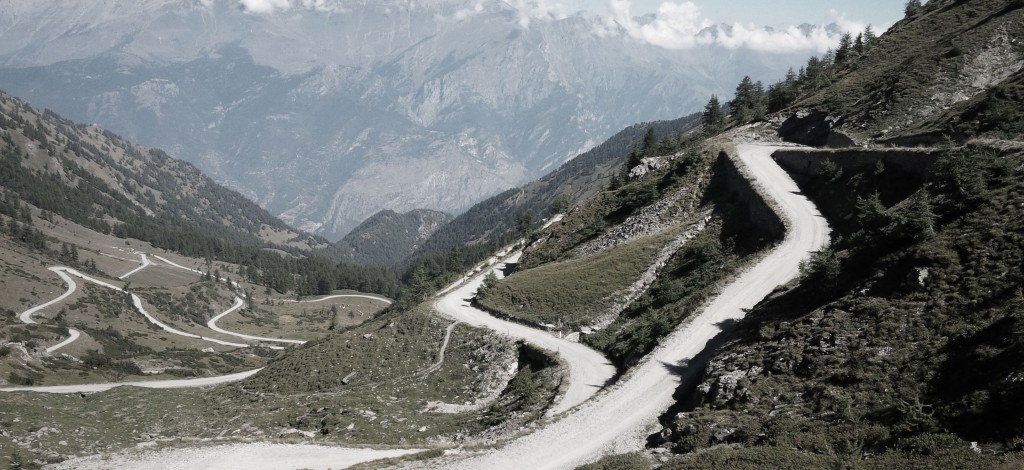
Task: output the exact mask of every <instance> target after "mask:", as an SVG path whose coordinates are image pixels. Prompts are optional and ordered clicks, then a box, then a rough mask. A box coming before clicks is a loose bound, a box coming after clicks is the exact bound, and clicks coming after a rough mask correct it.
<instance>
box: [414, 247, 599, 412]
mask: <svg viewBox="0 0 1024 470" xmlns="http://www.w3.org/2000/svg"><path fill="white" fill-rule="evenodd" d="M520 254H521V252H515V253H514V254H512V255H511V256H509V257H508V258H506V259H505V260H504V263H514V262H516V261H518V260H519V256H520ZM503 268H504V264H496V265H495V266H493V267H492V268H490V269H489V270H484V271H483V272H482V273H480V274H478V275H477V276H476V277H474V278H472V279H471V280H470V281H469V282H467V283H466V284H463V285H462V286H460V287H458V288H456V289H453V290H451V291H449V292H448V293H447V294H444V295H443V296H441V297H439V298H438V299H437V300H436V301H435V302H434V308H435V309H437V311H439V312H441V313H443V314H445V315H448V316H450V317H452V318H454V319H456V320H458V321H460V322H463V323H466V324H469V325H473V326H478V327H484V328H489V329H491V330H494V331H498V332H501V333H505V334H507V335H509V336H512V337H514V338H519V339H522V340H524V341H527V342H529V343H530V344H533V345H535V346H538V347H541V348H544V349H547V350H549V351H552V352H555V353H557V354H558V355H559V356H560V357H561V358H562V359H563V360H564V361H565V362H566V364H568V366H569V387H568V390H566V392H565V394H564V395H562V397H561V398H560V399H559V401H558V403H556V404H555V406H554V407H552V410H551V413H552V414H558V413H561V412H563V411H566V410H569V409H571V408H573V407H575V406H576V405H579V404H580V403H583V402H585V401H586V400H587V399H589V398H590V397H592V396H594V394H595V393H597V392H598V390H600V389H601V388H602V387H604V386H605V385H606V384H607V383H608V382H610V381H611V379H612V378H613V377H615V372H616V371H615V366H613V365H612V363H611V362H609V361H608V359H607V358H605V357H604V356H602V355H601V353H599V352H597V351H594V350H593V349H590V348H588V347H586V346H584V345H582V344H580V343H574V342H572V341H569V340H566V339H563V338H559V337H557V336H554V335H552V334H551V333H549V332H547V331H541V330H537V329H534V328H530V327H528V326H525V325H521V324H519V323H512V322H509V321H505V320H501V319H498V318H495V317H493V316H491V315H489V314H487V313H486V312H484V311H483V310H480V309H478V308H476V307H473V306H471V305H470V300H471V299H472V298H473V296H474V295H475V293H476V291H477V289H479V288H480V285H481V284H483V282H484V278H485V277H486V276H487V273H488V272H493V273H495V275H497V276H501V275H502V272H503Z"/></svg>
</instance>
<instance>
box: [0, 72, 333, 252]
mask: <svg viewBox="0 0 1024 470" xmlns="http://www.w3.org/2000/svg"><path fill="white" fill-rule="evenodd" d="M0 117H2V118H3V121H2V126H0V129H2V130H3V135H4V136H5V137H6V140H5V145H4V146H3V150H4V152H5V154H10V155H22V156H23V159H24V162H23V163H22V164H21V166H22V167H25V168H26V169H29V170H38V171H42V174H43V175H48V176H51V178H52V177H54V176H56V177H58V179H59V180H60V181H59V182H58V183H59V184H60V185H64V186H67V187H69V188H71V189H72V190H78V191H81V192H83V193H88V194H96V196H94V198H95V199H93V200H91V202H93V203H95V204H98V205H99V206H100V207H99V208H98V210H97V212H96V214H95V216H93V217H90V216H91V215H93V214H74V213H73V212H69V213H68V214H66V217H69V218H72V217H74V216H76V215H77V216H81V217H83V218H81V220H76V221H77V222H79V223H85V224H87V225H89V226H91V227H93V228H94V229H97V230H100V231H102V232H104V233H110V232H112V231H113V232H115V233H117V232H119V231H121V229H122V228H123V227H122V226H121V224H125V223H128V222H132V223H134V222H136V221H138V220H144V219H146V218H147V217H150V218H154V219H160V220H163V221H165V222H169V223H176V224H180V225H181V226H183V227H189V228H192V229H196V230H198V231H199V232H201V233H203V234H206V235H211V234H216V236H218V237H223V238H224V239H225V240H230V241H232V242H235V243H243V244H250V245H264V244H265V245H274V246H279V247H281V248H288V247H291V248H293V249H296V250H299V251H310V250H312V249H314V248H323V247H325V246H326V243H325V241H324V240H322V239H318V238H316V237H312V236H310V235H308V234H305V233H301V232H296V231H294V230H293V229H291V228H290V227H288V226H287V225H285V224H284V223H282V222H281V221H280V220H278V219H277V218H275V217H273V216H272V215H270V214H269V213H268V212H267V211H265V210H263V209H261V208H259V207H258V206H257V205H256V204H254V203H253V202H251V201H249V200H247V199H245V198H244V197H242V196H241V195H240V194H238V193H236V192H233V191H230V190H228V189H226V188H224V187H222V186H220V185H218V184H217V183H215V182H213V181H212V180H211V179H209V178H207V177H206V176H204V175H203V174H202V173H200V172H199V170H198V169H197V168H195V167H194V166H193V165H191V164H189V163H187V162H183V161H180V160H175V159H172V158H170V157H168V156H167V155H166V154H164V153H163V152H161V151H159V150H155V149H148V148H144V147H140V146H135V145H132V144H130V143H128V142H126V141H124V140H122V139H121V138H120V137H118V136H116V135H114V134H112V133H110V132H108V131H105V130H103V129H101V128H98V127H95V126H80V125H77V124H75V123H72V122H70V121H67V120H65V119H63V118H61V117H60V116H57V115H56V114H54V113H52V112H49V111H45V112H39V111H36V110H34V109H32V108H31V107H30V106H28V105H27V104H25V103H24V102H22V101H20V100H18V99H16V98H13V97H11V96H9V95H7V94H5V93H2V92H0ZM7 177H8V178H11V177H16V175H7ZM5 184H6V185H7V186H8V187H12V188H14V187H17V186H23V185H25V184H27V182H25V181H14V180H10V181H5ZM28 190H32V189H28ZM40 197H48V198H50V199H46V200H47V201H51V200H54V199H52V198H53V197H54V195H40ZM69 197H71V196H70V195H69V194H63V193H62V194H59V195H56V198H55V199H56V202H53V204H56V205H58V206H59V205H61V204H64V203H65V201H66V202H67V203H72V204H75V203H80V201H70V200H68V198H69ZM61 198H64V201H61ZM41 208H42V209H49V210H51V211H55V210H54V208H52V207H46V205H45V204H44V205H43V206H41ZM55 212H59V211H55Z"/></svg>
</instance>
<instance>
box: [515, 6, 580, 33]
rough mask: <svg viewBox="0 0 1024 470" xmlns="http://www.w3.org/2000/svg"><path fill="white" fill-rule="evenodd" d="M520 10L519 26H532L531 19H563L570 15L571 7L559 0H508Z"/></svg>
mask: <svg viewBox="0 0 1024 470" xmlns="http://www.w3.org/2000/svg"><path fill="white" fill-rule="evenodd" d="M507 3H508V4H509V5H510V6H512V7H514V8H515V9H516V11H518V12H519V26H522V27H523V28H529V27H530V21H531V20H533V19H540V20H561V19H565V18H567V17H568V16H569V13H570V9H569V8H568V7H566V6H565V5H563V4H562V3H559V2H552V1H550V0H507Z"/></svg>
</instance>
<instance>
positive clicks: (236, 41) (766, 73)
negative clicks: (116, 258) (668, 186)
mask: <svg viewBox="0 0 1024 470" xmlns="http://www.w3.org/2000/svg"><path fill="white" fill-rule="evenodd" d="M122 3H123V5H122ZM89 5H91V4H90V3H89V2H72V3H71V4H70V5H68V6H67V8H64V6H63V5H62V8H60V9H57V8H48V5H46V4H42V3H36V2H15V5H14V8H12V9H11V10H10V11H9V13H8V14H7V15H6V16H4V17H2V18H0V38H2V39H3V40H4V41H2V42H3V43H4V44H5V46H0V64H2V65H0V66H2V69H0V77H2V79H0V83H2V85H3V86H4V87H6V88H7V89H8V90H9V91H11V92H13V93H15V94H17V95H19V96H21V97H23V98H26V99H29V100H31V101H32V102H34V103H35V104H37V105H39V106H47V107H51V108H54V109H56V110H58V111H59V112H61V113H62V114H64V115H67V116H69V117H71V118H72V119H75V120H78V121H86V122H97V123H100V124H102V125H104V126H105V127H108V128H110V129H113V130H114V131H116V132H118V133H120V134H122V135H125V136H126V137H128V138H130V139H132V140H134V141H137V142H140V143H143V144H146V145H150V146H154V147H160V148H164V149H167V150H168V151H169V152H171V153H172V154H173V155H174V156H176V157H179V158H184V159H187V160H189V161H192V162H194V163H197V164H198V165H199V166H200V167H202V168H203V169H204V170H205V171H207V172H208V173H210V174H211V176H213V177H214V178H216V179H217V180H218V181H221V182H223V183H226V184H227V185H229V186H230V187H232V188H234V189H237V190H239V191H241V192H242V193H244V194H246V195H247V196H248V197H250V198H252V199H253V200H256V201H258V202H259V203H260V204H261V205H262V206H263V207H266V208H267V209H269V210H270V211H271V212H272V213H274V214H278V215H280V216H281V217H282V218H283V219H284V220H285V221H287V222H289V223H291V224H292V225H294V226H296V227H299V228H302V229H306V230H311V231H315V232H317V233H321V234H324V235H326V236H328V237H332V238H333V237H339V236H341V235H343V234H344V233H346V232H348V231H349V230H351V229H352V228H353V227H355V226H356V225H357V224H358V223H359V222H361V221H362V220H363V219H365V218H366V217H368V216H370V215H371V214H373V213H375V212H377V211H378V210H380V209H383V208H387V209H392V210H396V211H399V212H404V211H408V210H412V209H418V208H430V209H436V210H442V211H446V212H451V213H458V212H461V211H463V210H465V209H467V208H468V207H469V206H470V205H472V204H473V203H474V202H476V201H478V200H480V199H482V198H484V197H487V196H489V195H492V194H495V193H498V192H500V191H501V190H503V189H506V188H509V187H513V186H515V185H518V184H522V183H525V182H527V181H529V180H530V179H532V178H534V177H537V176H540V175H541V174H543V173H545V172H546V171H548V170H550V169H551V168H554V167H555V166H557V165H558V164H560V163H562V162H564V161H566V160H567V159H569V158H571V157H574V156H575V155H577V154H578V153H580V152H581V151H584V150H586V149H588V148H589V147H590V146H592V145H594V144H595V143H597V142H600V141H602V140H604V139H605V138H607V137H608V136H610V135H611V133H613V132H615V131H616V130H617V129H621V128H623V127H625V126H627V125H629V124H631V123H633V122H638V121H649V120H652V119H668V118H673V117H675V116H678V115H680V114H683V113H685V112H688V111H691V110H694V109H697V108H698V107H699V105H700V104H702V101H703V99H705V97H706V96H707V95H708V94H710V93H712V92H718V93H721V92H723V91H724V90H722V89H721V88H720V87H721V85H720V83H723V82H724V83H731V82H735V81H737V80H738V79H739V78H740V77H741V76H742V75H743V74H750V75H752V76H754V77H760V78H763V79H771V78H775V77H777V76H780V75H781V74H782V72H783V71H784V70H785V67H787V66H788V65H790V64H793V63H795V62H797V59H796V57H802V56H803V55H804V53H795V54H789V55H785V54H783V55H772V54H763V53H755V52H752V51H749V50H744V49H736V50H726V49H721V48H715V47H708V48H697V49H692V50H686V51H670V50H666V49H662V48H659V47H655V46H651V45H645V44H642V43H640V42H639V41H635V40H632V39H631V38H628V37H626V36H624V35H622V34H610V35H597V34H595V33H594V29H595V28H596V25H597V23H596V21H597V19H595V18H588V17H586V16H582V15H576V16H569V17H565V18H562V19H547V20H536V21H532V22H530V23H529V27H527V28H524V27H523V26H521V25H520V21H519V20H520V16H521V12H519V11H518V10H516V9H515V8H512V7H510V6H508V5H507V4H504V3H498V2H494V3H492V2H482V3H481V8H480V9H479V11H478V10H477V9H476V8H475V7H476V5H477V3H476V2H469V1H462V2H459V1H452V2H442V3H431V4H430V5H429V6H427V5H423V4H419V3H415V2H389V3H383V4H382V3H379V2H373V3H369V4H365V3H361V4H355V3H334V4H332V5H337V6H339V8H342V7H343V9H344V12H342V10H341V9H334V10H332V11H317V10H315V9H313V10H310V9H293V10H289V11H282V12H277V13H274V14H260V13H255V12H251V11H248V12H247V11H244V9H242V8H239V6H238V4H235V3H233V2H227V1H203V2H176V1H159V0H153V1H147V2H143V3H131V2H114V3H111V4H108V5H107V6H105V7H104V8H103V9H96V8H91V7H90V6H89ZM460 12H462V13H460ZM457 18H462V19H461V20H460V19H457Z"/></svg>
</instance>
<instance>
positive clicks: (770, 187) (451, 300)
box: [23, 144, 830, 469]
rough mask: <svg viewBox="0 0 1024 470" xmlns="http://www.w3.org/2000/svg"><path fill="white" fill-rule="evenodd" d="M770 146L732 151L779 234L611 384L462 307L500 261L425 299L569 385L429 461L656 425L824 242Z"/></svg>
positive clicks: (584, 354)
mask: <svg viewBox="0 0 1024 470" xmlns="http://www.w3.org/2000/svg"><path fill="white" fill-rule="evenodd" d="M779 148H780V147H772V146H762V145H753V144H739V145H737V148H736V159H737V160H738V161H739V162H740V163H741V164H742V166H745V167H746V168H745V172H746V174H747V175H748V176H750V177H752V178H753V179H754V180H755V181H754V183H755V184H756V185H758V186H760V189H761V192H762V194H763V195H765V196H766V197H768V198H770V199H772V200H773V204H774V205H775V207H776V208H777V210H778V211H779V212H780V215H781V216H782V217H783V218H784V219H785V220H786V224H787V233H786V236H785V238H784V239H783V241H782V242H781V243H779V244H778V245H777V246H775V247H774V248H773V249H772V250H771V251H770V252H769V253H768V254H767V255H766V256H765V257H764V258H763V259H761V261H759V262H758V263H757V264H756V265H754V266H753V267H751V268H749V269H748V270H746V271H745V272H742V273H740V274H738V275H737V276H736V277H735V278H734V280H733V281H732V282H731V283H729V284H728V285H726V286H725V287H724V288H723V289H722V290H721V291H720V292H719V294H718V295H717V296H716V297H715V298H714V299H712V300H711V301H710V302H709V303H708V304H707V305H705V306H704V307H703V310H701V311H700V312H695V313H694V315H693V316H692V317H690V318H689V319H688V320H687V321H686V322H685V323H684V324H682V325H680V326H679V327H678V328H677V329H676V330H675V331H674V332H673V333H672V334H671V335H669V336H668V337H667V338H664V339H663V340H662V341H661V344H660V345H659V346H658V347H657V348H656V349H655V350H654V351H653V352H652V353H651V354H648V355H647V356H646V357H645V358H644V360H643V361H642V362H641V363H640V364H639V365H638V366H636V367H634V368H633V369H631V370H630V371H629V372H628V373H627V374H626V375H625V376H624V377H622V378H621V379H620V380H618V381H617V382H616V383H614V384H612V385H611V386H606V385H607V383H608V382H609V380H610V379H611V378H612V377H613V376H614V373H615V370H614V368H613V367H612V366H611V364H610V363H609V362H608V360H607V359H605V358H604V357H603V356H601V355H600V354H598V353H596V352H595V351H593V350H591V349H589V348H586V347H585V346H583V345H581V344H578V343H572V342H569V341H566V340H564V339H560V338H557V337H555V336H553V335H551V334H550V333H548V332H544V331H539V330H535V329H532V328H529V327H526V326H524V325H520V324H516V323H510V322H506V321H502V320H499V319H497V318H494V317H492V316H490V315H487V314H485V313H484V312H482V311H480V310H477V309H475V308H473V307H471V306H470V305H469V299H470V298H472V297H473V295H474V293H475V291H476V290H477V288H478V287H479V286H480V284H481V283H482V282H483V279H484V276H485V274H484V273H486V272H487V271H488V270H495V271H497V270H498V268H500V262H499V263H495V264H494V265H492V266H490V267H488V268H486V269H483V270H482V272H481V273H480V274H479V275H476V276H475V277H473V278H472V279H471V280H470V281H469V282H467V283H465V284H462V285H458V286H455V285H453V286H452V287H450V288H448V289H445V291H442V293H441V294H439V297H438V298H437V299H436V300H435V302H434V305H435V307H436V308H437V310H438V311H440V312H441V313H443V314H445V315H447V316H450V317H452V318H454V319H456V320H457V321H458V322H462V323H466V324H470V325H474V326H481V327H486V328H491V329H493V330H496V331H499V332H502V333H506V334H509V335H511V336H514V337H518V338H522V339H524V340H525V341H528V342H530V343H533V344H535V345H537V346H540V347H542V348H545V349H549V350H552V351H554V352H556V353H558V354H559V355H560V356H561V358H562V359H563V360H564V361H565V362H566V363H567V364H568V366H569V381H570V384H569V387H568V390H567V392H566V393H565V394H564V395H563V396H562V398H561V399H560V401H559V402H558V403H557V404H556V405H555V407H554V416H553V417H552V418H551V419H550V420H549V421H547V422H544V423H542V424H544V426H542V427H539V428H538V429H537V430H536V431H534V432H532V433H530V434H526V435H524V436H521V437H518V438H516V439H514V440H511V441H509V442H508V443H507V444H505V445H504V446H502V447H499V448H496V449H490V450H484V451H479V452H477V453H473V452H469V453H465V454H461V455H458V456H450V457H446V458H445V460H442V461H437V462H431V464H434V465H438V466H442V467H443V468H446V469H447V468H462V469H506V468H507V469H517V468H530V469H552V468H559V469H560V468H574V467H575V466H577V465H580V464H584V463H588V462H592V461H594V460H597V459H599V458H600V457H601V456H602V455H605V454H614V453H622V452H633V451H636V450H638V449H642V448H643V446H644V444H645V440H646V437H647V436H648V435H649V434H651V433H653V432H656V431H657V430H658V429H659V424H658V421H657V418H658V416H659V415H661V414H662V413H664V412H665V411H666V410H667V409H669V408H670V407H671V406H672V405H673V404H675V400H674V399H673V397H672V395H673V393H674V392H675V391H676V390H677V388H678V387H679V386H680V384H681V383H692V381H694V380H699V378H700V375H699V371H700V369H701V367H699V366H700V364H701V361H706V360H708V358H707V357H705V356H701V353H706V352H708V351H709V350H713V348H715V347H716V346H717V344H716V343H717V341H716V338H721V336H720V335H722V334H723V333H724V332H727V331H728V330H729V329H730V328H731V327H732V325H733V324H734V323H735V321H736V320H739V319H741V318H743V316H744V314H745V312H746V311H747V310H749V309H750V308H752V307H753V306H754V305H755V304H756V303H758V302H759V301H761V300H762V299H763V298H765V297H766V296H767V295H769V294H770V293H771V292H772V291H773V290H774V289H775V288H776V287H778V286H780V285H783V284H786V283H788V282H790V281H792V280H793V279H795V278H796V277H797V276H798V275H799V265H800V262H801V261H802V260H804V259H807V258H808V257H809V256H810V254H811V253H812V252H814V251H817V250H820V249H822V248H823V247H824V246H825V245H826V244H827V243H828V241H829V233H830V231H829V227H828V224H827V223H826V221H825V219H824V218H823V217H822V216H821V214H820V213H819V212H818V210H817V209H816V208H815V207H814V205H813V204H812V203H811V202H810V201H809V200H807V198H805V197H804V196H803V195H801V194H800V190H799V189H798V188H797V186H796V184H795V183H794V182H793V180H792V179H791V178H790V177H789V176H788V175H787V174H786V173H785V172H784V171H783V170H782V169H781V168H780V167H779V166H778V165H777V164H776V163H775V162H774V160H772V158H771V154H772V153H773V152H774V151H775V150H777V149H779ZM501 256H505V255H501ZM518 256H519V253H513V254H512V255H510V256H508V257H507V258H504V259H503V260H502V261H504V262H506V263H508V262H514V261H516V260H517V259H518ZM62 277H64V276H62ZM69 282H71V281H70V280H69ZM65 296H66V295H65ZM23 315H24V314H23ZM28 316H29V317H30V316H31V313H29V314H28ZM264 445H265V446H268V447H269V449H270V450H269V451H268V455H274V454H275V453H276V452H277V450H280V451H282V452H284V451H285V446H281V445H278V446H274V445H273V444H264ZM275 449H276V450H275ZM195 451H196V450H195V449H174V450H169V451H166V452H165V454H167V455H170V456H171V458H172V459H173V458H174V457H175V456H187V455H189V453H190V452H195ZM339 452H343V449H337V448H333V449H332V448H321V449H319V450H317V449H310V450H309V451H307V452H304V453H303V461H302V462H301V463H292V462H287V463H281V465H275V467H292V468H294V467H296V465H298V466H302V467H312V468H321V467H328V466H332V465H333V466H337V465H338V464H337V462H338V460H336V459H338V458H339ZM165 458H167V456H166V455H164V456H161V455H157V454H146V455H144V456H137V457H133V458H132V459H131V460H130V461H128V462H127V463H129V464H133V465H136V466H139V465H141V467H147V466H149V464H154V463H157V462H159V461H163V460H160V459H165ZM210 458H216V456H213V455H211V456H210ZM264 467H265V466H264Z"/></svg>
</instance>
